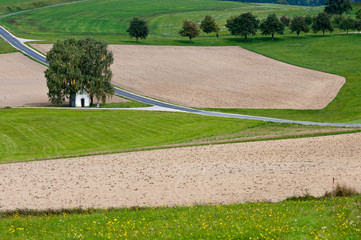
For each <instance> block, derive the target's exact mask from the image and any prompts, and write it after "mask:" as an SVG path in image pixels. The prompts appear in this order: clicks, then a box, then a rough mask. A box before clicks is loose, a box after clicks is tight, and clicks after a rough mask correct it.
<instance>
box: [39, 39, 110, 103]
mask: <svg viewBox="0 0 361 240" xmlns="http://www.w3.org/2000/svg"><path fill="white" fill-rule="evenodd" d="M46 60H47V61H48V63H49V68H48V69H47V70H46V71H45V77H46V83H47V86H48V89H49V91H48V97H49V100H50V101H51V103H53V104H62V103H63V102H64V101H65V99H66V98H70V96H71V95H73V94H76V93H77V92H78V91H79V90H81V89H85V90H87V91H88V92H89V96H90V100H91V104H93V99H94V98H97V99H98V102H97V103H98V104H97V105H98V107H99V101H102V102H103V103H105V101H106V99H107V97H111V96H113V95H114V88H113V87H112V85H111V78H112V71H111V70H110V65H111V64H112V63H113V61H114V58H113V53H112V52H111V51H109V50H108V44H107V43H105V42H104V41H100V40H95V39H93V38H86V39H80V40H77V39H74V38H70V39H67V40H64V41H57V42H56V43H55V44H54V46H53V47H52V49H51V50H50V51H49V52H48V53H47V55H46Z"/></svg>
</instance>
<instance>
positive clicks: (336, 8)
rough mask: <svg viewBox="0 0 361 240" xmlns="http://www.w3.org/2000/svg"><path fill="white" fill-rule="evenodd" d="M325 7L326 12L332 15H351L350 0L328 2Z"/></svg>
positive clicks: (330, 0) (331, 0) (328, 0)
mask: <svg viewBox="0 0 361 240" xmlns="http://www.w3.org/2000/svg"><path fill="white" fill-rule="evenodd" d="M325 5H326V6H325V12H326V13H328V14H330V15H334V14H337V15H341V14H342V13H344V12H345V13H349V12H350V11H351V10H352V4H351V1H350V0H327V2H325Z"/></svg>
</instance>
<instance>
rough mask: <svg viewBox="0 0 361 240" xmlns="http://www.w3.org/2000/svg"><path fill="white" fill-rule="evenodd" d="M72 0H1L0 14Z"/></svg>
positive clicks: (70, 0)
mask: <svg viewBox="0 0 361 240" xmlns="http://www.w3.org/2000/svg"><path fill="white" fill-rule="evenodd" d="M72 1H74V0H1V1H0V15H3V14H7V13H13V12H19V11H23V10H28V9H33V8H39V7H45V6H49V5H54V4H59V3H63V2H72Z"/></svg>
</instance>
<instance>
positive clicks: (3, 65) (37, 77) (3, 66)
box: [0, 53, 49, 106]
mask: <svg viewBox="0 0 361 240" xmlns="http://www.w3.org/2000/svg"><path fill="white" fill-rule="evenodd" d="M45 69H46V67H45V66H43V65H41V64H39V63H36V62H34V61H32V60H31V59H29V58H27V57H25V56H24V55H23V54H21V53H10V54H0V72H1V76H0V86H1V87H0V106H5V102H4V97H5V96H6V101H7V106H44V105H49V103H48V96H47V92H48V88H47V86H46V81H45V78H44V71H45Z"/></svg>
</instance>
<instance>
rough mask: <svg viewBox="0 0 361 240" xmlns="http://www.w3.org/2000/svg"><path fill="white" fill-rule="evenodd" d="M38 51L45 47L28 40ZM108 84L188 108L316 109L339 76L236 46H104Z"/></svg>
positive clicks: (340, 83) (334, 87)
mask: <svg viewBox="0 0 361 240" xmlns="http://www.w3.org/2000/svg"><path fill="white" fill-rule="evenodd" d="M32 46H34V47H35V48H37V49H39V50H40V51H42V52H46V51H48V50H49V49H50V47H51V45H42V44H40V45H39V44H33V45H32ZM110 49H111V50H112V51H113V53H114V58H115V61H114V64H113V65H112V70H113V73H114V77H113V83H114V84H115V85H118V86H120V87H122V88H125V89H127V90H130V91H133V92H135V93H139V94H143V95H146V96H150V97H154V98H158V99H161V100H165V101H168V102H172V103H176V104H180V105H183V106H189V107H215V108H290V109H322V108H324V107H325V106H327V104H328V103H329V102H330V101H332V100H333V99H334V98H335V97H336V95H337V94H338V92H339V90H340V89H341V87H342V86H343V84H344V83H345V79H344V78H343V77H340V76H335V75H331V74H326V73H322V72H318V71H313V70H309V69H305V68H300V67H296V66H293V65H289V64H285V63H282V62H279V61H275V60H273V59H270V58H267V57H264V56H262V55H259V54H256V53H253V52H250V51H247V50H245V49H242V48H239V47H175V46H125V45H110Z"/></svg>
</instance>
